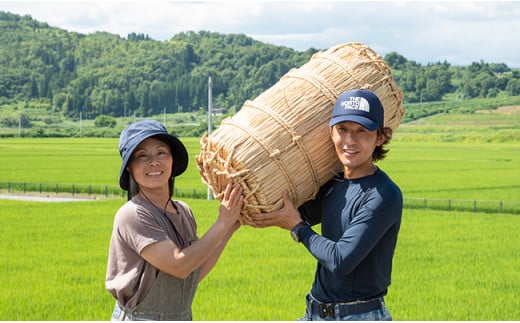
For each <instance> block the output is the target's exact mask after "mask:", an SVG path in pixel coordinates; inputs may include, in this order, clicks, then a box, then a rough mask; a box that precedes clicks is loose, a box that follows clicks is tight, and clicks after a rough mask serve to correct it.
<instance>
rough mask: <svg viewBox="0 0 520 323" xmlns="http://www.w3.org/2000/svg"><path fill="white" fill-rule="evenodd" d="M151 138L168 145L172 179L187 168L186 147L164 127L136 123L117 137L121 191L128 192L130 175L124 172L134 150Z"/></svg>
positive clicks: (153, 123)
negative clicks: (160, 140)
mask: <svg viewBox="0 0 520 323" xmlns="http://www.w3.org/2000/svg"><path fill="white" fill-rule="evenodd" d="M151 137H154V138H158V139H163V140H165V141H166V142H167V143H168V144H169V145H170V151H171V154H172V156H173V166H172V177H175V176H178V175H180V174H182V173H183V172H184V171H185V170H186V168H187V167H188V152H187V151H186V147H184V145H183V144H182V142H181V141H180V140H179V139H177V138H176V137H175V136H173V135H170V134H169V133H168V131H167V130H166V127H165V126H163V125H162V124H161V123H159V122H158V121H156V120H142V121H137V122H135V123H132V124H131V125H129V126H128V127H126V128H125V129H124V130H123V131H122V132H121V136H120V137H119V154H120V155H121V158H122V159H123V164H122V165H121V171H120V174H119V186H120V187H121V188H122V189H124V190H126V191H128V189H129V186H130V174H129V173H128V171H127V170H126V166H127V165H128V161H129V160H130V157H131V156H132V154H133V152H134V150H135V148H137V146H138V145H139V144H140V143H141V142H142V141H144V140H145V139H148V138H151Z"/></svg>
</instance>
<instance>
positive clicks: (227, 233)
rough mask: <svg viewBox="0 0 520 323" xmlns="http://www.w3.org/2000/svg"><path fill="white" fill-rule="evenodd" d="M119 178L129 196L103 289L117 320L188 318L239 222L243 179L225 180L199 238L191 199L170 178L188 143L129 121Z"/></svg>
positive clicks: (184, 159) (148, 123)
mask: <svg viewBox="0 0 520 323" xmlns="http://www.w3.org/2000/svg"><path fill="white" fill-rule="evenodd" d="M119 152H120V154H121V157H122V160H123V163H122V166H121V172H120V177H119V185H120V186H121V188H122V189H124V190H127V191H128V202H126V203H125V204H124V205H123V206H122V207H121V208H120V209H119V210H118V212H117V214H116V216H115V220H114V227H113V232H112V237H111V240H110V250H109V256H108V266H107V274H106V288H107V290H108V291H109V292H110V293H111V294H112V295H113V296H114V298H115V299H116V306H115V308H114V312H113V314H112V320H170V321H177V320H183V321H185V320H191V319H192V312H191V305H192V301H193V298H194V294H195V291H196V288H197V285H198V283H199V282H200V281H201V280H202V279H203V278H204V277H205V276H206V275H207V274H208V273H209V271H210V270H211V269H212V268H213V267H214V266H215V264H216V262H217V260H218V258H219V257H220V255H221V253H222V251H223V249H224V247H225V245H226V243H227V242H228V240H229V239H230V238H231V236H232V235H233V233H234V232H235V231H236V230H237V229H238V228H239V226H240V223H239V221H238V219H239V214H240V209H241V207H242V203H243V198H242V188H241V186H240V185H236V184H235V185H231V184H229V185H228V186H227V189H226V191H225V194H224V196H223V198H222V201H221V204H220V207H219V215H218V218H217V220H216V221H215V223H214V224H213V225H212V226H211V228H210V229H209V230H208V231H207V232H206V233H205V234H204V236H202V237H201V238H200V239H199V238H198V237H197V232H196V222H195V219H194V217H193V214H192V212H191V210H190V208H189V206H188V205H187V204H186V203H184V202H182V201H177V200H176V201H173V200H172V199H171V196H172V194H173V183H174V179H175V177H176V176H179V175H180V174H182V173H183V172H184V171H185V170H186V167H187V165H188V154H187V151H186V148H185V147H184V145H183V144H182V143H181V141H179V140H178V139H177V138H176V137H174V136H172V135H170V134H169V133H168V132H167V130H166V128H165V127H164V126H163V125H162V124H160V123H159V122H157V121H154V120H144V121H139V122H136V123H134V124H131V125H130V126H128V127H127V128H125V129H124V130H123V132H122V133H121V136H120V142H119Z"/></svg>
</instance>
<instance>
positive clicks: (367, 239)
mask: <svg viewBox="0 0 520 323" xmlns="http://www.w3.org/2000/svg"><path fill="white" fill-rule="evenodd" d="M394 204H396V203H392V202H391V201H388V200H385V199H383V197H381V196H380V195H379V194H371V195H370V196H369V198H368V199H367V200H366V202H365V203H364V204H363V206H361V207H360V208H359V209H358V210H357V211H356V213H355V214H354V215H353V217H352V220H351V221H350V223H349V224H348V225H347V228H346V230H345V231H344V232H343V235H342V236H341V237H340V239H339V240H338V241H332V240H330V239H327V238H325V237H323V236H320V235H318V234H317V233H316V232H314V231H313V230H312V229H311V228H306V229H304V230H302V231H301V232H300V234H301V237H302V242H303V244H304V245H305V246H306V248H307V249H308V250H309V251H310V252H311V254H312V255H313V256H314V257H315V258H316V259H317V260H318V261H319V262H320V263H321V264H322V265H323V266H324V267H325V268H327V269H328V270H329V271H331V272H332V273H333V274H335V275H345V274H348V273H350V272H352V270H354V269H355V268H356V267H357V266H358V265H359V263H360V262H361V261H362V260H363V259H364V258H365V257H366V256H367V255H368V253H370V251H371V250H372V249H373V248H374V246H375V245H376V244H377V243H378V241H379V240H380V239H381V238H382V236H383V235H384V234H385V233H386V231H387V230H388V229H389V228H390V227H391V226H392V225H393V224H394V223H395V221H396V217H395V216H393V215H394V214H395V212H396V210H395V209H396V208H395V206H394Z"/></svg>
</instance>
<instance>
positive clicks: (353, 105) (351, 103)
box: [341, 96, 370, 112]
mask: <svg viewBox="0 0 520 323" xmlns="http://www.w3.org/2000/svg"><path fill="white" fill-rule="evenodd" d="M341 106H342V107H343V108H345V110H346V109H352V110H362V111H366V112H370V104H369V103H368V101H367V100H366V99H365V98H363V97H360V96H355V97H350V98H349V100H348V101H342V102H341Z"/></svg>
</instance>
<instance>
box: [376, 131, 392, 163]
mask: <svg viewBox="0 0 520 323" xmlns="http://www.w3.org/2000/svg"><path fill="white" fill-rule="evenodd" d="M379 136H384V137H385V141H384V142H383V144H381V145H380V146H377V147H376V149H374V152H373V153H372V161H378V160H382V159H384V158H385V157H386V153H388V151H389V149H385V145H386V144H388V143H389V142H390V139H392V129H391V128H388V127H384V128H383V127H379V128H377V137H379Z"/></svg>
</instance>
